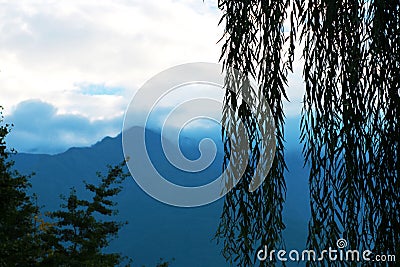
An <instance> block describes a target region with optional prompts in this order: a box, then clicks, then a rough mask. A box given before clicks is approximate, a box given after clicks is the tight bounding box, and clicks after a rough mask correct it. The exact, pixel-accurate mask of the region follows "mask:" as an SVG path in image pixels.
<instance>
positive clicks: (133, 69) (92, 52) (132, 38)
mask: <svg viewBox="0 0 400 267" xmlns="http://www.w3.org/2000/svg"><path fill="white" fill-rule="evenodd" d="M216 3H217V1H216V0H215V1H205V2H203V1H199V0H163V1H159V0H146V1H142V0H129V1H128V0H119V1H111V0H103V1H95V0H88V1H78V0H59V1H52V0H34V1H31V0H21V1H5V2H4V1H3V2H2V3H1V4H0V5H1V8H0V70H1V72H0V88H1V91H0V99H1V101H0V105H2V106H3V107H4V112H3V113H4V115H5V116H6V120H7V121H8V122H12V123H14V125H15V126H14V129H13V131H12V133H11V135H10V137H9V138H8V142H9V145H10V146H12V147H15V148H16V149H17V150H18V151H20V152H35V153H58V152H62V151H64V150H65V149H67V148H68V147H71V146H87V145H91V144H93V143H95V142H97V141H99V140H101V139H102V138H103V137H104V136H107V135H110V136H115V135H116V134H118V133H119V132H120V131H121V127H122V119H123V115H124V111H125V109H126V107H127V105H128V103H129V101H130V99H131V98H132V96H133V95H134V93H135V91H136V90H137V89H138V88H139V87H140V86H141V85H142V84H143V83H144V82H145V81H146V80H148V79H149V78H151V77H152V76H153V75H155V74H157V73H158V72H160V71H162V70H164V69H166V68H169V67H172V66H174V65H177V64H183V63H188V62H197V61H201V62H215V63H216V62H217V61H218V59H219V55H220V47H221V44H217V41H218V40H219V39H220V37H221V36H222V35H221V34H222V31H223V27H222V26H220V27H218V26H217V24H218V21H219V19H220V16H221V13H220V11H219V10H218V9H217V8H216ZM288 94H289V97H290V100H291V103H286V109H287V111H288V112H287V114H288V115H289V116H296V114H298V113H299V110H300V101H301V96H302V94H303V86H302V82H301V64H300V63H299V62H296V64H295V73H294V74H291V75H290V77H289V91H288ZM170 103H173V102H170ZM171 107H172V104H171ZM164 108H165V107H164ZM166 108H168V105H167V107H166Z"/></svg>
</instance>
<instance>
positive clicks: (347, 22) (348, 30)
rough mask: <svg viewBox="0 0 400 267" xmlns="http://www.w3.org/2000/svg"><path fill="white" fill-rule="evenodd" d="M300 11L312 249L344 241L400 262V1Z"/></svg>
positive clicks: (313, 4) (311, 6) (328, 4)
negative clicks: (391, 256) (341, 238)
mask: <svg viewBox="0 0 400 267" xmlns="http://www.w3.org/2000/svg"><path fill="white" fill-rule="evenodd" d="M299 10H300V12H299V13H300V15H299V22H300V25H301V27H302V28H301V37H302V40H303V41H304V44H305V47H304V50H303V56H304V58H305V67H304V78H305V82H306V95H305V97H304V108H303V114H302V123H301V130H302V140H304V145H305V146H304V150H303V151H304V154H305V157H306V159H307V160H308V162H309V163H310V164H311V172H310V197H311V212H312V218H311V220H310V226H309V236H308V245H309V247H310V248H313V249H316V250H322V249H324V248H326V247H328V246H331V247H335V246H336V245H335V241H336V240H337V239H338V238H340V237H343V238H345V239H347V240H348V242H349V247H351V248H352V249H359V250H360V251H362V250H365V249H369V250H372V251H374V252H375V253H379V254H393V253H397V254H398V253H399V251H400V247H399V242H400V225H399V220H400V216H399V215H400V214H399V208H398V207H399V206H400V191H399V189H400V187H399V185H400V183H399V177H398V175H399V170H400V165H399V164H400V162H399V149H400V147H399V141H400V132H399V116H400V113H399V108H400V106H399V104H400V102H399V95H398V92H397V91H398V89H399V83H400V60H399V56H400V50H399V48H400V28H399V25H400V2H399V1H390V0H389V1H382V0H373V1H367V0H361V1H350V0H347V1H315V0H314V1H307V2H303V3H301V4H300V5H299ZM325 264H327V263H325ZM342 264H343V263H337V265H342ZM352 264H353V265H354V266H355V265H356V263H352ZM310 265H315V263H311V264H310ZM315 266H316V265H315Z"/></svg>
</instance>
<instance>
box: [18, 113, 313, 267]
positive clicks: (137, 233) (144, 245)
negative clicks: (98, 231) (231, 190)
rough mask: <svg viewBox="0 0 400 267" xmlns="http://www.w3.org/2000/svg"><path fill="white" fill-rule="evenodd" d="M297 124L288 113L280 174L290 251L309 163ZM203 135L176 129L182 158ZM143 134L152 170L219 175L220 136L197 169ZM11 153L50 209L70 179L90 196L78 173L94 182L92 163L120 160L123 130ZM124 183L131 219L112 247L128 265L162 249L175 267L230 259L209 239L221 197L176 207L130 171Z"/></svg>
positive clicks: (190, 181)
mask: <svg viewBox="0 0 400 267" xmlns="http://www.w3.org/2000/svg"><path fill="white" fill-rule="evenodd" d="M298 124H299V123H298V120H297V119H288V121H287V129H286V136H287V151H286V160H287V165H288V168H289V171H288V172H287V173H286V176H285V177H286V181H287V187H288V191H287V201H286V206H285V211H284V216H285V222H286V225H287V229H286V230H285V237H286V239H285V240H286V246H287V249H288V251H289V250H291V249H299V250H303V249H305V242H306V232H307V220H308V217H309V207H308V205H309V198H308V189H307V181H308V178H307V169H303V157H302V156H301V150H300V148H301V147H300V145H299V141H298V140H299V138H298V136H299V131H298V128H299V125H298ZM216 133H218V131H217V132H216ZM207 134H208V133H207ZM203 135H204V133H201V132H198V131H187V132H183V133H182V135H181V138H180V147H181V149H182V152H183V154H184V155H185V156H187V158H189V159H196V158H198V157H199V156H200V154H199V150H198V143H199V140H200V139H201V138H202V137H203ZM146 137H147V139H146V140H147V148H148V150H149V154H150V157H151V159H152V161H153V162H154V163H155V164H156V166H157V170H158V171H159V172H160V173H161V174H163V175H164V176H166V179H168V180H170V181H172V182H175V183H177V184H181V185H188V186H189V185H192V186H193V185H199V184H205V183H208V182H210V181H211V180H213V179H215V178H217V177H218V176H219V174H220V173H221V171H222V165H221V164H222V160H223V149H222V146H221V143H220V144H219V145H217V157H216V159H215V161H214V162H213V163H212V164H211V165H210V167H209V168H207V169H206V170H204V171H202V172H199V173H187V172H184V171H180V170H178V169H176V168H174V167H173V166H171V165H169V164H168V162H167V160H166V158H165V156H164V155H163V153H162V148H161V144H160V140H161V137H160V133H159V132H157V131H156V130H147V131H146ZM220 138H221V137H220V136H219V135H218V134H214V137H213V139H215V140H216V142H217V143H218V142H220ZM167 141H168V140H167ZM13 159H14V160H15V162H16V168H17V169H18V170H19V171H20V172H22V173H24V174H29V173H31V172H35V173H36V175H35V176H34V177H33V178H32V191H33V192H35V193H37V194H38V201H39V204H40V205H45V207H44V208H43V210H44V211H46V210H53V209H55V208H58V206H59V204H60V198H59V195H60V194H64V195H67V194H68V192H69V190H70V188H71V187H75V188H76V189H77V191H78V195H80V196H83V197H89V195H88V193H87V192H86V191H85V190H84V184H83V181H84V180H86V181H88V182H91V183H96V181H97V180H96V175H95V173H96V171H101V172H105V171H106V166H107V164H116V163H119V162H121V161H122V160H123V153H122V145H121V135H118V136H117V137H115V138H111V137H106V138H104V139H103V140H102V141H100V142H98V143H97V144H95V145H93V146H91V147H85V148H71V149H69V150H67V151H66V152H64V153H61V154H57V155H43V154H25V153H20V154H17V155H15V156H14V158H13ZM266 182H267V181H266ZM123 186H124V189H123V191H122V192H121V194H120V195H119V196H118V197H117V199H116V201H117V202H118V206H117V208H118V209H119V210H120V213H119V215H118V218H119V219H120V220H123V221H128V222H129V224H128V225H126V226H125V227H124V228H123V229H122V230H121V232H120V236H119V238H117V239H116V240H114V241H113V242H112V246H111V248H110V250H112V251H117V252H121V253H122V254H124V255H127V256H130V257H132V258H133V260H134V262H133V263H134V266H142V265H146V266H155V263H156V261H157V260H158V259H159V258H160V257H162V258H164V259H171V258H172V257H174V258H175V259H176V260H175V261H174V263H173V264H172V266H176V267H187V266H191V267H194V266H208V267H213V266H215V267H219V266H228V264H226V263H225V261H224V258H223V257H222V255H220V250H221V247H220V246H218V245H217V244H216V241H215V240H212V238H213V235H214V233H215V231H216V229H217V226H218V222H219V218H220V215H221V211H222V205H223V199H221V200H219V201H217V202H214V203H211V204H209V205H206V206H203V207H198V208H177V207H172V206H168V205H165V204H162V203H160V202H158V201H156V200H154V199H153V198H151V197H150V196H148V195H147V194H146V193H145V192H143V191H142V190H141V189H140V188H139V187H138V185H137V184H136V183H135V181H134V180H133V179H132V178H128V179H127V180H126V181H125V182H124V184H123ZM296 266H298V265H297V264H296Z"/></svg>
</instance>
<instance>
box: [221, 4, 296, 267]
mask: <svg viewBox="0 0 400 267" xmlns="http://www.w3.org/2000/svg"><path fill="white" fill-rule="evenodd" d="M218 3H219V8H220V9H221V10H222V11H223V17H222V19H221V23H222V22H224V23H225V32H224V37H223V38H222V40H224V44H223V47H222V56H221V59H222V61H223V66H224V68H225V70H226V71H227V72H228V79H227V81H226V86H227V87H230V88H235V89H236V90H233V91H234V92H239V93H234V92H233V91H231V90H226V95H225V106H224V111H223V119H222V120H223V125H227V128H226V129H225V130H223V136H224V138H225V142H224V143H225V161H224V168H225V167H226V166H227V165H228V164H229V156H230V154H231V152H232V151H231V141H232V139H230V138H229V137H228V135H227V134H226V132H230V134H232V135H233V140H236V139H237V138H240V134H238V133H237V129H235V127H236V125H237V123H234V122H232V118H233V117H235V116H233V114H231V113H232V112H234V113H236V114H237V117H238V119H240V120H241V121H242V122H243V124H244V126H245V128H246V131H247V133H248V136H249V140H248V144H249V147H250V151H249V161H248V164H247V168H246V171H245V173H244V175H243V176H242V177H230V179H231V180H235V179H240V178H241V180H240V182H239V183H238V185H237V186H236V187H235V188H234V189H233V190H232V191H230V192H229V193H228V194H227V195H226V198H225V203H224V207H223V213H222V216H221V221H220V225H219V228H218V231H217V233H216V237H217V239H218V240H219V241H222V242H223V244H224V248H223V255H224V256H225V258H226V259H227V260H228V261H229V262H230V263H234V264H235V266H253V265H254V264H255V262H256V257H255V255H256V253H255V252H256V249H258V248H261V247H263V246H264V245H266V246H267V247H268V248H269V249H271V250H272V249H282V248H284V244H283V238H282V231H283V229H284V228H285V226H284V223H283V220H282V209H283V203H284V200H285V194H286V184H285V180H284V177H283V173H284V170H285V168H286V165H285V161H284V132H283V127H284V113H283V106H282V101H283V100H284V99H286V98H287V97H286V94H285V86H286V84H287V79H286V76H287V72H288V70H290V69H291V64H290V62H291V59H292V55H293V50H292V49H293V43H291V45H290V49H289V53H288V56H286V57H287V58H286V60H284V58H285V55H284V54H283V52H282V51H283V50H284V49H283V47H284V44H285V43H286V41H287V38H286V37H285V32H284V27H283V22H284V20H285V18H286V16H287V14H286V10H287V8H288V5H289V1H288V0H276V1H258V0H257V1H256V0H250V1H228V0H225V1H223V0H220V1H219V2H218ZM293 34H294V33H293V32H292V33H291V34H290V36H289V37H290V39H289V40H290V41H292V42H293V40H294V36H293ZM230 68H234V69H236V70H238V71H240V72H241V73H242V74H243V76H244V77H247V76H248V77H252V78H254V79H255V80H256V81H258V83H259V84H260V85H261V87H260V88H250V90H246V89H245V86H246V83H244V84H243V83H238V82H237V80H235V79H234V78H232V77H234V75H231V74H230V71H231V70H230ZM244 80H246V79H244ZM245 91H246V94H248V95H246V96H247V97H248V98H250V103H249V101H247V104H246V103H245V102H244V101H241V100H240V98H241V96H243V95H241V94H244V92H245ZM249 91H250V92H249ZM260 95H262V97H263V98H265V101H266V103H262V102H260V101H259V99H260ZM249 105H252V107H250V106H249ZM265 105H269V107H270V109H271V113H272V115H273V119H274V122H275V125H276V133H275V135H276V150H275V158H274V161H273V164H272V168H271V171H270V173H269V174H268V176H267V177H266V179H265V181H264V183H263V184H262V186H261V187H259V188H258V189H257V190H256V191H254V192H251V193H250V192H249V191H248V188H249V185H250V183H251V180H252V177H253V175H254V170H255V168H256V166H257V164H258V163H259V158H260V153H268V151H265V148H264V147H262V145H261V144H262V141H261V140H262V138H264V136H262V135H261V134H260V133H262V132H265V131H266V129H263V127H267V126H265V125H264V124H262V123H261V124H260V122H259V121H258V118H259V116H258V115H257V114H254V113H253V112H252V108H256V109H257V110H259V111H261V112H263V110H264V111H265V110H266V108H265ZM225 131H226V132H225ZM231 175H232V176H234V174H231ZM260 264H261V265H263V264H267V263H264V262H263V263H260ZM268 264H271V266H273V263H268Z"/></svg>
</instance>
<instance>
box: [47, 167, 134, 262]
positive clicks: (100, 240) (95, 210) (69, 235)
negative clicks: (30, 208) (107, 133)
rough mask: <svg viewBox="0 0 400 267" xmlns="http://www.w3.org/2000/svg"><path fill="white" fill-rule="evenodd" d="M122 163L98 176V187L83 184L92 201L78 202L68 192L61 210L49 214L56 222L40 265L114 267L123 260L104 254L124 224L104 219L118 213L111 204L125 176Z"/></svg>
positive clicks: (120, 257) (81, 200)
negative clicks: (90, 193) (99, 180)
mask: <svg viewBox="0 0 400 267" xmlns="http://www.w3.org/2000/svg"><path fill="white" fill-rule="evenodd" d="M124 165H125V163H122V164H119V165H116V166H113V167H111V166H109V170H108V173H107V175H105V176H103V175H102V174H101V173H98V174H97V176H98V177H99V178H100V179H101V183H100V184H99V185H98V186H96V185H93V184H88V183H85V184H86V189H87V190H88V191H90V192H92V193H93V198H92V200H91V201H88V200H83V199H79V198H78V196H77V194H76V191H75V190H74V189H72V190H71V193H70V195H69V196H68V198H65V197H63V199H64V201H65V204H62V205H61V208H62V209H61V210H57V211H52V212H49V213H48V215H49V217H50V218H53V219H54V220H55V221H54V222H53V224H52V227H50V229H49V231H48V238H47V239H46V240H47V245H48V246H49V249H50V251H51V252H50V253H49V254H48V257H47V258H46V259H45V260H44V261H43V264H44V265H53V266H117V265H119V264H121V263H122V261H123V260H124V257H123V256H121V255H120V254H119V253H106V252H104V248H106V247H108V245H109V243H110V240H111V239H112V238H113V237H116V236H117V234H118V232H119V230H120V229H121V227H122V226H123V225H124V224H126V223H124V222H118V221H114V220H110V219H107V218H110V217H111V218H112V216H114V215H116V214H117V213H118V210H116V209H114V207H115V205H116V203H115V202H114V201H113V200H112V198H113V197H115V196H116V195H117V194H118V193H119V192H121V190H122V187H121V186H120V184H121V182H122V181H123V180H124V179H125V177H126V176H127V174H126V173H125V172H124V171H123V167H124Z"/></svg>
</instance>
